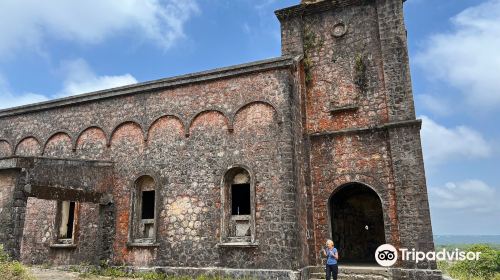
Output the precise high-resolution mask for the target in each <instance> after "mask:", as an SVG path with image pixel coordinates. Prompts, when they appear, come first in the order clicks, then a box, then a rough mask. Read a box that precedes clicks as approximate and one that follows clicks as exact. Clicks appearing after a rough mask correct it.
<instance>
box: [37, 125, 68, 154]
mask: <svg viewBox="0 0 500 280" xmlns="http://www.w3.org/2000/svg"><path fill="white" fill-rule="evenodd" d="M58 134H65V135H66V136H68V137H69V140H70V142H71V150H72V151H74V150H73V147H74V146H75V143H76V139H75V137H74V135H73V133H71V132H70V131H68V130H65V129H61V130H57V131H56V132H54V133H52V134H50V136H49V137H48V138H47V140H45V142H44V143H43V147H42V155H44V154H45V151H46V149H47V144H49V142H50V140H52V139H53V138H54V137H55V136H56V135H58Z"/></svg>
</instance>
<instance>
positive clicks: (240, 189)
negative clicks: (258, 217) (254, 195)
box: [231, 184, 250, 215]
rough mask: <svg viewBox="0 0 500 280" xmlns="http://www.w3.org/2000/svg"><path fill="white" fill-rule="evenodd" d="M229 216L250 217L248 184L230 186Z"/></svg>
mask: <svg viewBox="0 0 500 280" xmlns="http://www.w3.org/2000/svg"><path fill="white" fill-rule="evenodd" d="M231 215H250V184H233V185H231Z"/></svg>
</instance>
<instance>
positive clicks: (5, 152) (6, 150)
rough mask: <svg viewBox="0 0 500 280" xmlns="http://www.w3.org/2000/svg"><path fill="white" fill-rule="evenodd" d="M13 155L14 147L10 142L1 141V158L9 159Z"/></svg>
mask: <svg viewBox="0 0 500 280" xmlns="http://www.w3.org/2000/svg"><path fill="white" fill-rule="evenodd" d="M11 155H12V146H11V145H10V142H9V141H7V140H4V139H1V140H0V158H3V157H9V156H11Z"/></svg>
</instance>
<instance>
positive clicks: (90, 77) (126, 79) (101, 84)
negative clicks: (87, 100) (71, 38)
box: [58, 59, 137, 97]
mask: <svg viewBox="0 0 500 280" xmlns="http://www.w3.org/2000/svg"><path fill="white" fill-rule="evenodd" d="M62 71H64V72H65V73H68V74H67V77H66V79H65V81H64V85H63V89H62V90H61V92H60V93H59V96H58V97H64V96H69V95H74V94H80V93H87V92H92V91H97V90H102V89H108V88H113V87H119V86H124V85H130V84H135V83H137V80H136V79H135V78H134V77H133V76H132V75H131V74H124V75H118V76H97V75H96V74H95V73H94V72H93V71H92V69H91V68H90V66H89V65H88V64H87V62H86V61H85V60H83V59H76V60H72V61H66V62H64V63H63V64H62Z"/></svg>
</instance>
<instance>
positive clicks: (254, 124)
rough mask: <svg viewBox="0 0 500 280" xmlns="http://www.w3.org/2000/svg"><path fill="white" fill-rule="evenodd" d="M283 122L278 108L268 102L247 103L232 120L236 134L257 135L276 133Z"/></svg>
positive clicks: (237, 111) (236, 112)
mask: <svg viewBox="0 0 500 280" xmlns="http://www.w3.org/2000/svg"><path fill="white" fill-rule="evenodd" d="M281 121H282V120H281V116H280V114H279V113H278V111H277V110H276V107H275V106H274V105H272V104H271V103H268V102H266V101H254V102H250V103H247V104H245V105H243V106H241V107H240V108H238V110H236V111H235V113H234V115H233V118H232V123H233V127H234V131H235V133H252V134H256V135H260V134H267V133H269V132H273V131H276V129H277V128H278V124H280V123H281Z"/></svg>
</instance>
